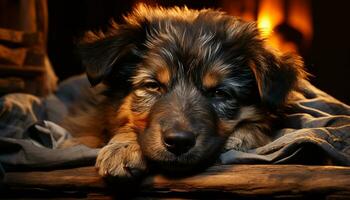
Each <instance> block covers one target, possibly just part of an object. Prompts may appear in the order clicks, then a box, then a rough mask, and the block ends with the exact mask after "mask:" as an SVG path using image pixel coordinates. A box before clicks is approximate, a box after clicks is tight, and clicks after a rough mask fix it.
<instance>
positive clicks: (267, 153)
mask: <svg viewBox="0 0 350 200" xmlns="http://www.w3.org/2000/svg"><path fill="white" fill-rule="evenodd" d="M90 94H91V91H90V85H89V83H88V81H87V79H86V77H85V76H78V77H74V78H71V79H69V80H66V81H64V82H62V83H61V84H60V86H59V88H58V90H57V92H56V93H55V94H53V95H50V96H48V97H45V98H38V97H35V96H33V95H29V94H9V95H6V96H4V97H2V98H1V100H0V177H3V173H4V169H5V171H10V170H17V169H47V168H61V167H68V166H69V167H71V166H72V167H73V166H81V165H93V164H94V162H95V159H96V156H97V154H98V151H99V149H92V148H89V147H87V146H84V145H76V146H73V147H69V148H57V147H58V146H59V145H60V144H61V143H62V142H64V141H65V140H67V139H69V138H71V135H70V133H69V132H67V131H66V130H65V129H64V128H63V127H60V126H59V125H58V122H60V121H62V119H64V117H65V116H66V115H67V113H68V110H69V108H70V106H71V105H72V104H74V103H75V102H76V101H81V100H82V98H87V96H88V95H90ZM294 99H295V100H294V101H293V102H294V103H292V104H291V105H290V108H289V109H288V112H287V116H286V119H285V120H284V123H283V127H282V128H281V129H279V130H277V132H276V133H275V135H276V138H275V139H274V140H273V141H272V142H271V143H269V144H267V145H265V146H262V147H259V148H257V149H252V150H250V151H249V152H240V151H236V150H229V151H227V152H224V153H222V154H221V156H220V161H221V163H222V164H234V163H279V164H281V163H305V164H320V163H321V161H320V160H322V163H324V164H327V163H328V164H336V165H350V107H349V106H348V105H345V104H343V103H342V102H339V101H338V100H336V99H334V98H333V97H331V96H329V95H328V94H326V93H324V92H322V91H320V90H318V89H317V88H315V87H314V86H312V85H311V84H310V83H308V82H305V83H304V87H302V89H300V90H299V91H297V92H296V93H295V98H294Z"/></svg>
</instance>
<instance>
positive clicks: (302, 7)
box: [288, 0, 313, 42]
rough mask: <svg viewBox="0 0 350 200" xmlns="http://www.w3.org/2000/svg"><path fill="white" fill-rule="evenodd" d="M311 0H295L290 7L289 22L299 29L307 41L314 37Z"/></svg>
mask: <svg viewBox="0 0 350 200" xmlns="http://www.w3.org/2000/svg"><path fill="white" fill-rule="evenodd" d="M311 14H312V13H311V8H310V2H309V1H305V0H293V1H291V4H290V7H289V17H288V23H289V24H290V25H291V26H293V27H295V28H296V29H298V30H299V31H300V32H301V33H302V34H303V37H304V38H305V40H306V41H307V42H310V41H311V38H312V34H313V32H312V17H311Z"/></svg>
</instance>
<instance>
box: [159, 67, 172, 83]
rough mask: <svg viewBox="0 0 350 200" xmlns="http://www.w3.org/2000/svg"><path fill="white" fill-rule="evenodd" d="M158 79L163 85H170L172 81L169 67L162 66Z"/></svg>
mask: <svg viewBox="0 0 350 200" xmlns="http://www.w3.org/2000/svg"><path fill="white" fill-rule="evenodd" d="M157 80H158V81H159V82H160V83H161V84H163V85H168V83H169V81H170V73H169V70H168V68H166V67H162V68H161V69H160V70H158V71H157Z"/></svg>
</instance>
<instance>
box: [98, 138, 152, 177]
mask: <svg viewBox="0 0 350 200" xmlns="http://www.w3.org/2000/svg"><path fill="white" fill-rule="evenodd" d="M96 167H97V169H98V173H99V174H100V175H101V176H103V177H116V178H120V179H135V178H139V177H141V176H142V175H143V174H144V173H145V172H146V170H147V165H146V161H145V159H144V157H143V155H142V152H141V149H140V146H139V145H138V144H137V143H132V142H129V143H110V144H108V145H106V146H105V147H103V148H102V149H101V151H100V152H99V154H98V156H97V160H96Z"/></svg>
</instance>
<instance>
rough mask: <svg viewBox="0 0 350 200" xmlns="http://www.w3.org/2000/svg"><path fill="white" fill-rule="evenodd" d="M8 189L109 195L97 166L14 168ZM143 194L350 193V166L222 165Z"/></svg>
mask: <svg viewBox="0 0 350 200" xmlns="http://www.w3.org/2000/svg"><path fill="white" fill-rule="evenodd" d="M4 185H5V186H6V188H7V190H9V191H10V190H11V189H15V190H16V191H18V194H20V192H19V191H21V189H22V190H27V191H28V189H31V188H32V189H35V190H36V191H40V190H53V191H56V192H57V191H65V192H72V191H80V192H82V191H85V192H86V194H89V193H97V194H99V193H101V194H103V193H104V191H105V190H104V189H105V188H106V187H107V184H106V183H105V182H104V181H103V180H102V179H101V178H100V177H99V176H98V175H97V174H96V170H95V169H94V168H93V167H82V168H75V169H66V170H56V171H48V172H9V173H7V174H6V176H5V181H4ZM139 192H140V194H147V195H150V196H152V195H153V196H154V195H156V196H157V195H162V196H164V195H165V196H169V197H174V196H182V197H185V196H187V195H189V196H190V195H193V194H197V195H198V194H204V195H212V194H215V195H217V194H220V195H224V196H235V197H236V196H238V197H257V196H275V197H288V198H290V197H300V196H308V195H318V196H333V197H350V167H340V166H302V165H221V166H213V167H210V168H209V169H207V170H206V171H204V172H202V173H200V174H196V175H193V176H189V177H184V178H178V179H175V178H169V177H165V176H163V175H154V176H149V177H147V178H145V179H144V180H143V181H142V182H141V185H140V188H139Z"/></svg>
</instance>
